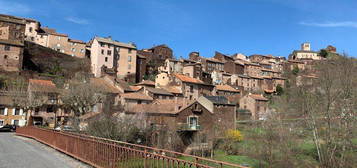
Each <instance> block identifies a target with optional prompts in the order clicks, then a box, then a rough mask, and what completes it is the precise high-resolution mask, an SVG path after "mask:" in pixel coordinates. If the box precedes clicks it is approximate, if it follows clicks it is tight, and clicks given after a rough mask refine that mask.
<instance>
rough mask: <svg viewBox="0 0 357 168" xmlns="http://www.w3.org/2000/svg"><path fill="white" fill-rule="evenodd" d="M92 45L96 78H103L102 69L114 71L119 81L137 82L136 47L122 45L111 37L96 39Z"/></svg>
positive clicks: (93, 70)
mask: <svg viewBox="0 0 357 168" xmlns="http://www.w3.org/2000/svg"><path fill="white" fill-rule="evenodd" d="M90 45H91V53H90V59H91V64H92V65H91V66H92V73H93V74H94V76H95V77H100V76H102V75H103V74H102V67H103V66H104V67H106V68H108V69H112V70H113V71H114V72H115V73H116V76H117V77H118V78H119V79H124V80H125V81H131V82H135V80H136V79H135V78H136V55H137V54H136V46H135V45H134V44H131V43H128V44H126V43H122V42H118V41H116V40H113V39H112V38H111V37H108V38H103V37H94V38H93V39H92V40H91V41H90Z"/></svg>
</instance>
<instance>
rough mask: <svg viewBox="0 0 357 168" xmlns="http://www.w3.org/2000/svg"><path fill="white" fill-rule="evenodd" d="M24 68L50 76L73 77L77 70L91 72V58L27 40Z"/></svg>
mask: <svg viewBox="0 0 357 168" xmlns="http://www.w3.org/2000/svg"><path fill="white" fill-rule="evenodd" d="M23 69H24V70H25V71H26V70H30V71H35V72H37V73H40V74H44V75H48V76H60V77H64V78H71V77H73V75H74V74H75V73H77V72H81V73H87V74H88V73H90V60H89V59H87V58H77V57H72V56H70V55H67V54H64V53H61V52H57V51H55V50H52V49H50V48H47V47H43V46H40V45H38V44H35V43H31V42H25V49H24V63H23Z"/></svg>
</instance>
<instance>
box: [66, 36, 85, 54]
mask: <svg viewBox="0 0 357 168" xmlns="http://www.w3.org/2000/svg"><path fill="white" fill-rule="evenodd" d="M68 47H69V49H67V50H66V51H67V52H66V54H68V55H71V56H72V57H74V56H76V57H78V58H85V56H86V42H84V41H81V40H74V39H68Z"/></svg>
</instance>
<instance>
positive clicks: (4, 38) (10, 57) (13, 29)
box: [0, 15, 26, 71]
mask: <svg viewBox="0 0 357 168" xmlns="http://www.w3.org/2000/svg"><path fill="white" fill-rule="evenodd" d="M25 27H26V21H25V20H24V19H20V18H15V17H11V16H7V15H0V70H3V71H20V70H21V69H22V61H23V50H24V39H25Z"/></svg>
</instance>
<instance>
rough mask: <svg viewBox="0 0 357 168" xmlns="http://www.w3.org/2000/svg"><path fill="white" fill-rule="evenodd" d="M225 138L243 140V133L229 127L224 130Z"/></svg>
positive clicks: (236, 140)
mask: <svg viewBox="0 0 357 168" xmlns="http://www.w3.org/2000/svg"><path fill="white" fill-rule="evenodd" d="M225 138H226V139H228V140H231V141H233V142H240V141H242V140H243V135H242V133H241V132H240V131H239V130H233V129H230V130H228V131H227V132H226V136H225Z"/></svg>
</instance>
